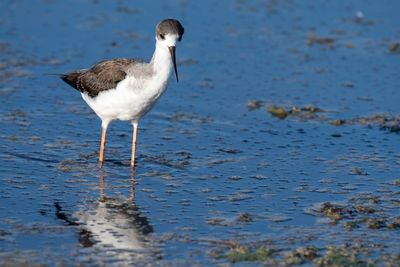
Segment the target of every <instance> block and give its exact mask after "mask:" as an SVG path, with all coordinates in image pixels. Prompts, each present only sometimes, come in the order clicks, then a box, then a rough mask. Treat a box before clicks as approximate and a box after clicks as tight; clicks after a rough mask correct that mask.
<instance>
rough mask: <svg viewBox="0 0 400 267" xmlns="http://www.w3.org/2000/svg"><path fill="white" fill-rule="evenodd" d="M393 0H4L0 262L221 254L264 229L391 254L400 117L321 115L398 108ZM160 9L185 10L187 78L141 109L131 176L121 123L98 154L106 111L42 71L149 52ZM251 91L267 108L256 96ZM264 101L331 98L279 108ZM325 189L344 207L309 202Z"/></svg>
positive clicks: (152, 261) (307, 241)
mask: <svg viewBox="0 0 400 267" xmlns="http://www.w3.org/2000/svg"><path fill="white" fill-rule="evenodd" d="M399 8H400V3H399V2H398V1H383V2H382V1H379V2H378V1H351V2H349V1H331V2H318V3H316V2H315V1H218V2H211V1H209V2H207V1H206V2H189V1H169V2H164V1H157V2H155V1H152V2H151V4H149V3H147V4H146V3H133V2H132V3H131V2H130V1H115V2H110V3H103V2H100V1H78V0H75V1H56V0H53V1H44V0H43V1H38V2H33V1H3V2H2V3H1V4H0V26H1V27H0V51H1V56H0V57H1V62H0V70H1V74H0V101H1V107H0V122H1V132H0V137H1V139H0V171H1V176H0V262H1V264H5V263H9V264H10V263H14V264H15V263H21V262H23V263H29V264H35V263H37V264H39V263H42V264H47V265H57V264H59V265H61V264H65V265H71V264H78V263H81V264H85V265H102V264H103V265H109V264H114V265H119V264H122V265H124V264H129V263H132V262H135V263H141V264H149V265H182V266H186V265H193V264H199V265H208V264H216V263H228V264H229V263H232V260H231V259H230V258H229V257H227V256H226V254H224V252H222V253H221V254H218V253H217V254H218V255H217V256H216V252H215V251H219V250H222V251H226V250H227V249H228V250H229V249H230V248H231V247H232V243H234V244H241V245H249V244H251V245H254V244H256V243H257V242H259V243H262V244H263V246H269V247H271V248H274V249H276V250H279V251H292V250H294V249H296V248H298V247H305V246H315V247H317V248H319V249H321V250H322V251H323V250H324V248H325V247H326V246H328V245H334V246H342V245H343V244H348V245H349V246H350V247H354V246H361V247H362V248H363V249H364V250H363V252H364V251H367V252H366V253H364V254H363V255H364V256H363V257H364V258H362V259H363V260H366V259H369V260H375V261H380V262H381V260H382V257H383V256H384V255H396V254H398V252H399V251H400V245H399V244H400V232H399V231H400V230H399V227H397V228H396V227H392V228H391V227H389V224H390V222H393V221H395V220H396V219H399V218H400V212H399V192H400V190H399V184H400V182H399V178H400V177H399V171H400V153H399V151H400V142H399V134H398V131H397V132H396V131H392V132H391V131H389V130H387V129H383V128H382V127H380V126H379V124H378V125H377V124H367V125H365V124H363V123H354V124H345V125H341V126H334V125H332V124H331V123H329V122H331V121H332V120H337V119H345V120H348V119H354V118H360V117H368V116H371V115H374V114H384V115H386V116H389V115H393V116H395V117H397V118H398V116H399V113H400V108H399V105H398V102H399V99H400V95H399V92H398V87H399V84H400V77H399V75H398V69H399V67H400V61H399V59H400V48H399V49H398V50H396V49H395V50H394V51H390V49H389V47H390V46H391V45H393V44H395V43H396V42H399V40H400V38H399V35H400V27H399V25H398V10H399ZM360 12H361V13H360ZM361 14H362V15H361ZM165 17H175V18H178V19H179V20H181V22H182V23H183V25H184V27H185V36H184V38H183V41H182V43H181V44H180V46H179V47H178V49H177V57H178V65H179V74H180V82H179V83H176V82H175V81H174V80H173V79H171V81H170V84H169V89H168V90H167V92H166V93H165V94H164V95H163V97H162V98H161V99H160V101H159V103H158V104H157V105H156V107H155V108H154V109H153V110H152V111H151V112H150V113H149V114H148V115H146V117H144V118H143V120H142V121H141V123H140V126H139V127H140V128H139V137H138V138H139V139H138V142H139V143H138V151H137V157H138V158H137V162H138V163H137V168H136V173H135V181H134V182H135V184H134V188H132V187H133V184H132V183H131V173H130V168H129V158H130V145H131V144H130V142H131V127H130V125H129V123H126V122H114V123H112V124H111V126H110V128H109V131H108V136H107V150H106V162H105V166H104V170H103V172H99V170H98V167H97V150H98V145H99V137H100V133H101V132H100V121H99V119H98V118H97V117H96V116H95V114H94V113H93V112H92V111H91V110H90V109H89V108H88V107H87V106H86V104H85V103H84V102H83V101H82V99H81V97H80V95H79V94H78V92H76V91H75V90H74V89H71V88H70V87H68V86H67V85H65V84H63V83H62V82H61V81H59V80H58V78H57V77H55V76H52V75H48V74H49V73H63V72H67V71H70V70H73V69H77V68H83V67H87V66H90V65H91V64H93V63H95V62H97V61H99V60H100V59H104V58H114V57H140V58H143V59H145V60H148V59H149V58H150V57H151V54H152V52H153V43H154V36H153V35H154V25H155V24H156V23H157V22H158V21H159V20H160V19H162V18H165ZM313 33H314V34H315V36H316V38H315V37H313V35H312V34H313ZM392 50H393V49H392ZM250 100H260V102H259V103H261V104H260V108H258V109H255V110H253V111H249V110H248V102H249V101H250ZM272 104H274V105H276V106H280V107H284V108H286V109H288V110H289V109H291V108H292V107H293V106H296V107H306V106H307V105H312V106H314V107H318V108H320V109H322V110H323V112H320V113H317V115H318V117H315V116H288V117H286V118H285V119H279V118H277V117H275V116H272V115H271V114H270V113H269V112H268V111H267V108H268V107H269V106H271V105H272ZM133 196H134V200H132V199H133ZM371 199H375V200H376V201H372V200H371ZM325 202H331V203H339V204H341V205H343V206H345V207H347V208H348V209H350V210H351V212H348V213H345V214H340V215H341V216H342V217H341V218H335V220H333V221H332V215H331V214H329V216H326V214H327V213H325V214H324V212H322V211H320V210H319V208H318V207H319V206H318V205H319V204H320V203H325ZM359 205H364V206H368V207H371V208H373V209H374V210H375V212H371V213H368V214H367V213H363V212H361V211H360V209H358V210H357V207H358V206H359ZM348 214H350V215H348ZM372 219H384V220H385V223H386V224H384V225H383V226H382V227H372V226H373V225H372V224H371V223H370V221H369V220H372ZM348 223H357V226H358V227H355V228H352V229H349V228H348V227H346V225H347V224H348ZM102 227H104V228H102ZM126 237H129V238H126ZM360 244H361V245H360ZM279 260H282V262H280V263H281V264H285V262H284V259H281V258H279ZM306 263H307V262H306ZM308 264H311V262H308Z"/></svg>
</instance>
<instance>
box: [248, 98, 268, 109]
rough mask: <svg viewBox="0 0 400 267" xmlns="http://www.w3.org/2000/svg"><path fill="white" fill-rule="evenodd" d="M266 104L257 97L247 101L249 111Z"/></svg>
mask: <svg viewBox="0 0 400 267" xmlns="http://www.w3.org/2000/svg"><path fill="white" fill-rule="evenodd" d="M263 105H264V101H262V100H257V99H251V100H249V101H248V102H247V109H248V110H249V111H253V110H255V109H259V108H261V107H262V106H263Z"/></svg>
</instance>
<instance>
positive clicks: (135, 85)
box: [82, 66, 171, 126]
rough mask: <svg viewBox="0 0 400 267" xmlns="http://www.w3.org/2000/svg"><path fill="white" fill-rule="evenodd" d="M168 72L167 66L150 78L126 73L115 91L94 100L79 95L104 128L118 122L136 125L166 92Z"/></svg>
mask: <svg viewBox="0 0 400 267" xmlns="http://www.w3.org/2000/svg"><path fill="white" fill-rule="evenodd" d="M170 69H171V68H170V66H168V68H163V69H160V70H159V71H158V72H156V73H153V75H150V76H142V77H140V76H138V75H135V76H136V77H138V78H136V77H135V76H133V75H134V73H128V76H127V78H126V79H125V80H123V81H121V82H120V83H119V84H118V86H117V88H115V89H110V90H107V91H103V92H101V93H99V94H98V95H97V96H96V97H94V98H92V97H90V96H88V95H87V94H86V93H82V97H83V99H84V100H85V101H86V103H87V104H88V105H89V106H90V107H91V108H92V109H93V110H94V111H95V112H96V114H97V115H98V116H99V117H100V118H101V120H102V123H103V126H107V125H108V123H109V122H111V121H112V120H117V119H118V120H128V121H132V122H136V123H137V122H138V121H139V119H140V118H141V117H142V116H143V115H144V114H146V113H147V112H148V111H149V110H150V109H151V108H152V107H153V105H154V104H155V103H156V102H157V100H158V98H159V97H160V96H161V95H162V93H163V92H164V91H165V89H166V87H167V82H168V78H169V75H170V72H171V71H170ZM133 72H134V71H133Z"/></svg>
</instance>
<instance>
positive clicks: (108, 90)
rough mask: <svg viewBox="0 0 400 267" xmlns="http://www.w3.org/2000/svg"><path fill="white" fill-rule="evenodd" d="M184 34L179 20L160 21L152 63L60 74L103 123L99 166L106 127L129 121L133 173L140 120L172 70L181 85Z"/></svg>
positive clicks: (102, 65)
mask: <svg viewBox="0 0 400 267" xmlns="http://www.w3.org/2000/svg"><path fill="white" fill-rule="evenodd" d="M184 31H185V30H184V28H183V26H182V24H181V23H180V22H179V21H178V20H176V19H172V18H168V19H164V20H162V21H160V22H159V23H158V24H157V25H156V36H155V39H156V43H155V50H154V53H153V56H152V58H151V60H150V62H149V63H146V62H143V61H141V60H139V59H132V58H115V59H110V60H104V61H100V62H98V63H97V64H95V65H93V66H92V67H91V68H88V69H79V70H75V71H71V72H69V73H65V74H61V75H60V78H61V79H62V80H63V81H64V82H66V83H67V84H69V85H70V86H72V87H73V88H75V89H76V90H78V91H80V93H81V95H82V98H83V100H84V101H85V102H86V103H87V104H88V105H89V107H90V108H91V109H92V110H93V111H94V112H95V113H96V114H97V116H98V117H99V118H100V120H101V128H102V131H101V141H100V152H99V166H100V167H103V162H104V150H105V145H106V133H107V128H108V126H109V124H110V122H112V121H114V120H121V121H130V122H131V124H132V126H133V137H132V151H131V153H132V156H131V164H130V165H131V168H132V170H134V168H135V155H136V140H137V131H138V124H139V120H140V119H141V117H142V116H143V115H145V114H146V113H147V112H149V111H150V110H151V109H152V107H153V106H154V104H155V103H156V102H157V100H158V99H159V98H160V96H161V95H162V94H163V93H164V91H165V90H166V88H167V85H168V80H169V77H170V76H171V73H172V70H174V72H175V77H176V81H177V82H179V78H178V70H177V65H176V57H175V51H176V46H177V44H178V43H179V42H180V41H181V40H182V36H183V34H184Z"/></svg>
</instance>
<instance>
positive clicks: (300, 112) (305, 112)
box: [268, 105, 323, 119]
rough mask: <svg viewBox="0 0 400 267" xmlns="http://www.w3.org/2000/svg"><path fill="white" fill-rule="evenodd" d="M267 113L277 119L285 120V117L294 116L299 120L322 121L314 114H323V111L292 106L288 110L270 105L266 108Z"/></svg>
mask: <svg viewBox="0 0 400 267" xmlns="http://www.w3.org/2000/svg"><path fill="white" fill-rule="evenodd" d="M268 112H269V113H271V114H272V116H275V117H278V118H279V119H285V118H286V117H287V116H295V117H297V118H300V119H322V117H321V116H320V115H318V114H316V113H318V112H323V110H322V109H320V108H318V107H314V106H312V105H308V106H305V107H297V106H292V107H291V108H290V109H285V108H284V107H279V106H275V105H271V106H269V107H268Z"/></svg>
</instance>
